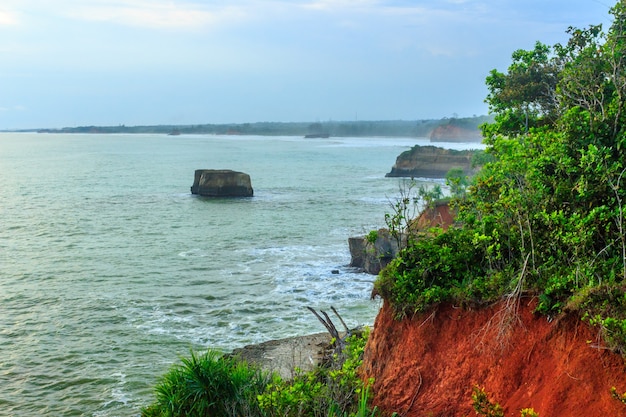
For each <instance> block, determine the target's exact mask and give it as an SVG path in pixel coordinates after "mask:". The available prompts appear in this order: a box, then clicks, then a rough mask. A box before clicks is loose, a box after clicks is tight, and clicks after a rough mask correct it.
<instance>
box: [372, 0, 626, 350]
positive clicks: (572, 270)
mask: <svg viewBox="0 0 626 417" xmlns="http://www.w3.org/2000/svg"><path fill="white" fill-rule="evenodd" d="M611 14H612V15H613V23H612V25H611V27H610V29H609V30H608V31H607V32H606V33H605V32H603V31H602V28H601V26H600V25H598V26H593V25H592V26H589V27H588V28H586V29H577V28H570V29H569V30H568V33H569V35H570V39H569V41H568V42H567V43H566V44H565V45H561V44H557V45H554V46H553V47H548V46H546V45H544V44H542V43H540V42H537V43H536V45H535V47H534V49H532V50H528V51H526V50H518V51H515V52H514V53H513V54H512V59H513V62H512V64H511V65H510V66H509V68H508V72H507V73H501V72H499V71H497V70H495V69H494V70H492V71H491V73H490V74H489V76H488V77H487V79H486V84H487V87H488V90H489V94H488V96H487V99H486V102H487V103H488V104H489V107H490V110H491V112H492V113H494V114H495V118H494V123H489V124H485V125H483V127H482V130H483V136H484V138H485V144H486V145H487V148H486V152H487V153H488V154H489V155H490V156H491V157H492V158H493V160H491V161H490V162H488V163H486V164H485V165H484V166H483V168H482V170H481V171H480V172H479V173H478V175H477V176H476V177H475V178H474V179H473V183H472V185H471V186H470V187H469V192H468V194H467V196H466V197H465V198H464V199H457V200H456V203H455V209H456V210H457V212H458V217H457V219H458V220H459V221H460V223H461V224H462V225H463V226H462V227H461V229H449V230H448V231H447V232H441V231H440V232H437V233H435V234H434V235H432V236H430V237H428V236H422V237H421V239H420V240H419V241H415V242H411V245H410V246H411V247H409V248H407V249H405V250H404V251H402V252H401V254H400V255H399V258H398V259H397V260H395V261H394V262H392V263H391V264H390V265H389V266H388V267H387V269H386V270H385V271H383V272H382V273H381V274H380V277H379V278H378V280H377V283H376V287H377V292H378V293H379V294H382V295H383V296H384V297H385V298H386V299H387V300H388V301H389V302H391V304H392V305H393V306H394V307H395V308H396V309H397V311H398V312H399V313H400V314H407V313H411V312H415V311H421V310H424V309H426V308H428V307H429V306H431V305H433V304H434V303H437V302H441V301H454V302H467V301H471V302H489V301H493V300H496V299H498V298H499V297H501V296H502V295H504V294H511V293H512V292H516V294H522V293H523V292H527V293H528V292H529V293H532V294H534V295H536V296H537V297H538V299H539V306H538V310H539V311H540V312H542V313H544V314H548V315H553V314H557V313H558V312H560V311H562V310H563V308H564V307H566V306H569V307H568V308H578V309H579V310H578V311H579V312H580V314H581V315H583V316H585V317H587V318H588V319H589V321H590V323H592V324H594V325H598V326H600V328H601V329H602V331H603V332H604V334H605V336H606V340H607V341H608V342H609V344H610V346H611V347H613V348H615V349H617V350H622V351H624V350H625V349H624V347H626V309H625V308H624V306H626V301H625V299H626V297H625V296H624V287H625V286H626V281H625V278H626V219H625V218H624V217H625V213H624V204H625V203H626V178H624V177H626V42H624V41H623V39H624V38H626V5H624V4H622V2H618V3H617V4H616V5H615V6H614V7H613V8H612V9H611Z"/></svg>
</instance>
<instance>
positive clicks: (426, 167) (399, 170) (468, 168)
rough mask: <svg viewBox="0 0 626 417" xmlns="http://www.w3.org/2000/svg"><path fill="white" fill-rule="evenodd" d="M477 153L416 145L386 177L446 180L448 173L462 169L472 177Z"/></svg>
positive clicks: (404, 153) (400, 157)
mask: <svg viewBox="0 0 626 417" xmlns="http://www.w3.org/2000/svg"><path fill="white" fill-rule="evenodd" d="M475 152H476V151H473V150H466V151H458V150H453V149H444V148H439V147H436V146H419V145H415V146H414V147H413V148H411V149H410V150H408V151H404V152H402V153H401V154H400V155H399V156H398V157H397V158H396V163H395V164H394V165H393V167H392V168H391V171H390V172H389V173H387V174H385V176H386V177H411V178H445V176H446V174H447V173H448V171H450V170H451V169H453V168H460V169H462V170H463V173H464V174H465V175H472V174H473V173H474V171H475V169H474V168H473V167H472V156H473V155H474V154H475Z"/></svg>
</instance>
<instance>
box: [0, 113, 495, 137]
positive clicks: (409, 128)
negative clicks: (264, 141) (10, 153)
mask: <svg viewBox="0 0 626 417" xmlns="http://www.w3.org/2000/svg"><path fill="white" fill-rule="evenodd" d="M490 120H491V117H490V116H474V117H467V118H442V119H425V120H371V121H368V120H357V121H327V122H313V123H311V122H255V123H227V124H193V125H146V126H126V125H118V126H96V125H90V126H76V127H63V128H34V129H14V130H10V129H8V130H3V131H2V132H3V133H81V134H85V133H89V134H111V133H118V134H119V133H123V134H139V133H144V134H146V133H148V134H163V135H170V136H173V137H178V136H180V135H185V134H214V135H255V136H302V137H305V136H311V135H315V136H319V135H320V132H323V136H324V137H327V136H328V137H380V136H383V137H433V140H437V141H442V140H447V139H450V140H453V141H458V140H459V132H461V133H460V134H461V138H466V139H467V141H469V142H471V141H475V140H476V138H477V137H480V130H479V126H480V125H482V124H483V123H485V122H488V121H490ZM448 133H449V134H448ZM448 136H449V138H448Z"/></svg>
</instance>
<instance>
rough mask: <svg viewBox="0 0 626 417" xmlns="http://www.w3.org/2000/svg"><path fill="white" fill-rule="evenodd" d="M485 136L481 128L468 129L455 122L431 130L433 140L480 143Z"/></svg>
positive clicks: (431, 139)
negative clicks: (454, 123)
mask: <svg viewBox="0 0 626 417" xmlns="http://www.w3.org/2000/svg"><path fill="white" fill-rule="evenodd" d="M482 140H483V136H482V134H481V133H480V130H479V129H468V128H464V127H461V126H455V125H453V124H447V125H441V126H437V127H436V128H434V129H433V130H432V132H430V141H431V142H476V143H480V142H482Z"/></svg>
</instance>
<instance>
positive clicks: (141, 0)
mask: <svg viewBox="0 0 626 417" xmlns="http://www.w3.org/2000/svg"><path fill="white" fill-rule="evenodd" d="M614 4H615V2H612V1H609V0H526V1H520V0H477V1H473V0H439V1H434V0H413V1H408V0H392V1H383V0H291V1H287V0H275V1H257V0H232V1H211V0H204V1H200V0H55V1H52V0H2V3H1V4H0V129H20V128H40V127H51V128H54V127H65V126H79V125H119V124H125V125H148V124H202V123H233V122H234V123H236V122H256V121H286V122H288V121H305V122H306V121H325V120H355V119H359V120H398V119H402V120H417V119H427V118H442V117H450V116H455V115H456V116H459V117H464V116H472V115H481V114H486V113H487V106H486V105H485V103H484V98H485V96H486V94H487V91H486V88H485V83H484V81H485V77H486V76H487V75H488V73H489V71H490V70H491V69H493V68H497V69H499V70H502V71H504V70H506V68H507V67H508V65H509V64H510V57H511V53H512V52H513V51H514V50H516V49H520V48H521V49H532V48H533V46H534V43H535V41H537V40H539V41H541V42H543V43H546V44H548V45H552V44H554V43H556V42H565V41H566V40H567V35H566V33H565V31H566V29H567V28H568V27H569V26H577V27H586V26H588V25H589V24H598V23H603V25H604V27H605V29H607V28H608V25H609V24H610V16H609V14H608V11H609V8H610V7H611V6H613V5H614Z"/></svg>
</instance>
